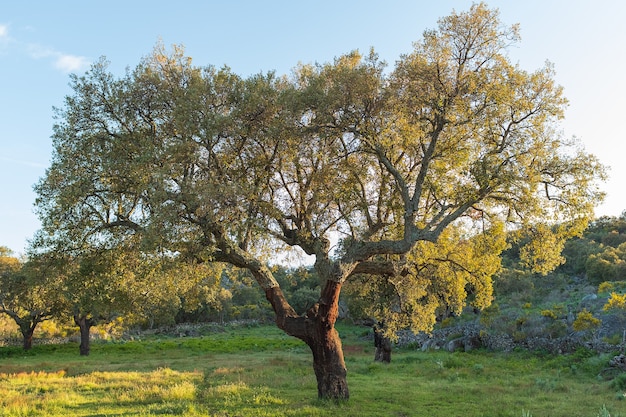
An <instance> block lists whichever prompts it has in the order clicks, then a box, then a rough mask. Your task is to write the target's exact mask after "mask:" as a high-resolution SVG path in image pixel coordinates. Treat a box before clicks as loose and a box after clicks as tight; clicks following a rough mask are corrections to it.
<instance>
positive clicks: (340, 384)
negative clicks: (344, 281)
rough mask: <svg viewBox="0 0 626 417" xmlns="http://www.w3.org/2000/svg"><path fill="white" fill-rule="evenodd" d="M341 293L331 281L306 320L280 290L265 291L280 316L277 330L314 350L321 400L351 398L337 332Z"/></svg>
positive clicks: (273, 288) (338, 285)
mask: <svg viewBox="0 0 626 417" xmlns="http://www.w3.org/2000/svg"><path fill="white" fill-rule="evenodd" d="M340 291H341V284H340V283H338V282H334V281H330V280H329V281H327V283H326V286H325V287H324V289H323V290H322V294H321V297H320V300H319V301H318V303H316V304H315V305H314V306H313V307H312V308H310V309H309V311H307V313H306V314H305V315H304V316H298V315H297V313H296V312H295V311H294V310H293V308H292V307H291V306H290V305H289V304H288V303H287V301H286V300H285V298H284V296H283V293H282V291H281V289H280V287H272V288H268V289H266V291H265V294H266V297H267V299H268V300H269V301H270V303H271V304H272V307H273V308H274V311H275V312H276V324H277V326H278V327H279V328H280V329H282V330H284V331H285V333H287V334H289V335H291V336H295V337H297V338H299V339H301V340H303V341H304V342H305V343H306V344H307V345H308V346H309V348H310V349H311V352H312V353H313V369H314V371H315V376H316V378H317V394H318V397H319V398H321V399H332V400H347V399H348V398H349V397H350V392H349V390H348V382H347V379H346V376H347V369H346V364H345V361H344V357H343V348H342V345H341V339H340V338H339V334H338V333H337V331H336V330H335V322H336V321H337V316H338V313H339V293H340Z"/></svg>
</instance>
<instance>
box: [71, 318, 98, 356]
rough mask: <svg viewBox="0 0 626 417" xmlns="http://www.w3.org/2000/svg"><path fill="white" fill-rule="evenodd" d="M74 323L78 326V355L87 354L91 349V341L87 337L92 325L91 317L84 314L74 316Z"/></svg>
mask: <svg viewBox="0 0 626 417" xmlns="http://www.w3.org/2000/svg"><path fill="white" fill-rule="evenodd" d="M74 323H76V325H77V326H78V327H79V328H80V346H79V351H80V356H89V351H90V349H91V344H90V343H91V341H90V339H89V331H90V330H91V327H92V326H93V325H94V321H93V320H92V319H88V318H87V317H86V316H74Z"/></svg>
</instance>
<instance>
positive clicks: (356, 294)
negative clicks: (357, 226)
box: [346, 227, 506, 362]
mask: <svg viewBox="0 0 626 417" xmlns="http://www.w3.org/2000/svg"><path fill="white" fill-rule="evenodd" d="M467 236H471V237H470V238H468V237H467ZM505 246H506V240H505V233H504V230H503V229H501V228H499V229H497V228H496V229H493V230H488V231H485V232H484V233H480V234H477V233H471V232H469V231H467V230H466V231H463V230H462V229H461V228H459V227H456V228H448V229H447V230H446V231H444V232H443V233H442V235H441V236H440V237H439V239H438V240H437V242H436V243H433V242H427V241H424V242H419V243H418V244H417V245H416V246H415V247H414V248H413V249H412V250H411V251H410V252H409V253H408V254H407V255H406V257H405V258H404V265H403V266H402V272H401V273H399V274H394V275H388V276H385V275H382V276H378V277H377V276H367V275H365V276H355V277H354V278H353V279H352V280H351V281H350V282H349V284H348V285H347V288H346V289H347V294H348V297H349V299H350V301H351V302H350V307H351V312H354V313H357V314H360V315H362V316H365V317H371V318H373V319H374V320H375V321H376V322H377V324H376V325H375V326H374V332H375V335H374V337H375V348H376V351H375V355H374V359H375V360H377V361H381V362H390V361H391V346H392V343H391V342H392V341H395V340H397V337H396V332H397V331H398V330H400V329H405V328H409V329H411V330H412V331H414V332H421V331H430V330H432V328H433V326H434V324H435V320H436V319H439V320H441V319H444V318H446V317H449V316H452V315H457V316H458V315H460V314H461V312H462V310H463V307H464V306H465V305H466V304H469V305H471V306H472V307H474V308H475V309H477V310H482V309H484V308H485V307H488V306H489V305H490V304H491V301H492V298H493V297H492V292H493V285H492V277H493V276H494V274H496V273H497V272H498V271H499V270H500V259H501V258H500V253H501V252H502V250H503V249H504V248H505ZM353 310H354V311H353Z"/></svg>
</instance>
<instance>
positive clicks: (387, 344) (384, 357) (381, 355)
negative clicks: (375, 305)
mask: <svg viewBox="0 0 626 417" xmlns="http://www.w3.org/2000/svg"><path fill="white" fill-rule="evenodd" d="M374 347H375V349H376V351H375V353H374V361H376V362H383V363H391V340H389V338H388V337H386V336H385V334H384V332H383V325H382V324H380V325H378V324H376V325H374Z"/></svg>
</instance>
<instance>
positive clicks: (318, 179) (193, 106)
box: [36, 4, 603, 399]
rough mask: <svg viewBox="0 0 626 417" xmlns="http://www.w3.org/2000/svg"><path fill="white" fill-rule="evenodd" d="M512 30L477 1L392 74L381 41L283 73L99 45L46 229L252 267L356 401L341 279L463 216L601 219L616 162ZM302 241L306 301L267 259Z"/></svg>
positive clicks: (76, 82)
mask: <svg viewBox="0 0 626 417" xmlns="http://www.w3.org/2000/svg"><path fill="white" fill-rule="evenodd" d="M516 41H518V34H517V28H516V27H515V26H513V27H506V26H504V25H503V24H502V23H501V22H500V20H499V17H498V13H497V11H495V10H490V9H488V8H487V7H486V6H485V5H484V4H479V5H474V6H472V8H471V9H470V10H469V11H468V12H463V13H452V14H451V15H450V16H448V17H445V18H443V19H441V20H440V21H439V25H438V28H437V29H436V30H429V31H426V32H425V33H424V36H423V39H422V40H421V41H419V42H416V43H415V47H414V50H413V51H412V52H411V53H409V54H407V55H404V56H402V57H401V58H400V59H399V61H398V62H397V63H396V64H395V66H394V68H392V69H391V70H389V71H388V70H387V69H386V67H385V65H384V64H383V63H382V62H380V60H379V59H378V58H377V56H376V55H375V54H374V53H373V52H371V53H370V54H369V55H368V56H366V57H363V56H361V55H360V54H359V53H357V52H353V53H349V54H346V55H344V56H341V57H338V58H336V59H335V60H334V61H333V62H331V63H327V64H320V65H302V66H299V67H297V68H296V69H295V70H294V71H293V74H292V75H290V76H285V77H278V76H276V75H275V74H274V73H269V74H257V75H254V76H250V77H247V78H242V77H240V76H237V75H235V74H233V73H232V72H231V71H230V70H229V69H228V68H222V69H219V70H218V69H215V68H213V67H196V66H194V65H192V63H191V59H190V58H188V57H186V56H185V55H184V52H183V50H182V48H180V47H174V49H173V51H172V52H170V53H167V52H166V51H165V50H164V48H163V47H157V48H156V49H155V51H154V53H153V54H152V55H150V56H148V57H147V58H146V59H144V60H143V61H142V62H140V63H139V64H138V65H137V67H136V68H135V69H134V70H132V71H129V72H127V74H126V75H125V76H123V77H116V76H114V75H113V74H111V73H110V72H109V71H108V70H107V63H106V61H104V60H102V61H100V62H98V63H97V64H95V65H94V66H93V67H92V68H91V70H90V71H89V72H87V73H86V74H85V75H84V76H80V77H79V76H73V77H72V78H71V85H72V88H73V90H74V93H73V95H71V96H69V97H67V99H66V101H65V105H64V106H63V108H61V109H59V110H58V123H57V124H56V125H55V130H54V154H53V160H52V165H51V167H50V168H49V169H48V171H47V173H46V175H45V177H44V178H43V179H42V180H41V181H40V182H39V184H38V185H37V186H36V191H37V193H38V200H37V206H38V210H39V214H40V216H41V219H42V222H43V232H42V234H41V242H46V243H45V245H46V246H47V247H48V248H49V249H50V248H59V249H63V250H76V251H80V250H82V249H81V248H84V247H89V246H94V245H95V246H97V245H108V246H111V247H113V246H115V245H118V244H125V243H124V242H128V241H129V240H130V239H135V238H136V237H137V236H140V237H141V244H140V245H139V246H138V247H137V248H138V250H141V251H143V252H145V253H149V252H150V251H153V250H160V251H163V250H167V251H169V252H171V253H172V254H180V256H181V257H187V258H190V259H191V258H193V259H195V260H196V261H202V262H225V263H229V264H232V265H234V266H236V267H240V268H244V269H246V270H248V271H249V272H250V273H251V274H252V275H253V276H254V278H255V279H256V281H257V282H258V284H259V285H260V286H261V288H262V289H263V290H264V291H265V294H266V297H267V299H268V301H269V302H270V303H271V305H272V307H273V309H274V312H275V314H276V324H277V325H278V327H280V328H281V329H283V330H284V331H285V332H286V333H288V334H290V335H293V336H295V337H297V338H300V339H302V340H303V341H304V342H306V343H307V344H308V346H309V347H310V348H311V351H312V353H313V366H314V370H315V374H316V377H317V382H318V395H319V396H320V397H324V398H337V399H341V398H348V396H349V391H348V385H347V380H346V373H347V371H346V366H345V363H344V357H343V351H342V346H341V341H340V339H339V336H338V334H337V332H336V331H335V328H334V325H335V321H336V320H337V315H338V299H339V294H340V291H341V288H342V286H343V284H344V283H345V282H346V280H349V279H350V278H351V277H352V276H355V275H357V274H365V276H371V277H376V276H381V275H384V276H403V274H405V275H406V271H407V267H406V265H407V257H403V254H407V253H409V252H410V251H412V250H414V248H417V249H419V248H420V247H421V246H420V245H418V243H419V242H431V243H435V242H437V241H438V239H439V237H440V236H441V235H442V233H444V231H446V230H447V228H448V227H450V226H451V225H455V226H459V227H462V228H464V229H465V230H466V231H467V232H466V233H467V234H468V235H467V236H466V238H469V237H471V235H472V234H480V233H482V232H483V231H489V230H497V229H498V228H500V229H502V224H504V223H506V224H509V225H510V226H509V227H516V228H523V227H524V225H531V224H537V223H538V222H539V223H541V224H542V225H543V226H542V227H540V228H537V227H535V229H536V230H542V231H543V232H546V231H554V230H555V229H553V228H550V227H547V226H549V225H552V224H556V223H559V224H562V225H565V226H563V227H561V228H560V229H558V230H557V231H559V230H560V231H561V232H562V233H573V232H576V231H579V230H580V227H582V225H584V223H585V221H586V219H587V218H589V217H590V216H591V215H592V210H593V204H594V203H596V202H597V201H598V200H599V198H600V193H599V192H598V191H597V189H596V180H597V179H598V178H599V177H601V176H602V175H603V173H602V167H601V166H600V164H599V163H598V162H597V161H596V159H595V158H594V157H592V156H591V155H588V154H586V153H584V152H583V151H581V150H579V149H577V148H576V146H574V144H573V143H572V142H571V141H568V140H566V139H564V138H563V137H562V135H561V134H560V133H559V130H558V121H559V120H560V119H561V118H562V117H563V111H564V108H565V106H566V104H567V101H566V99H565V98H564V97H563V92H562V89H561V88H560V87H559V86H557V85H556V84H555V82H554V73H553V69H552V67H551V66H550V65H546V66H545V67H544V68H540V69H538V70H536V71H534V72H527V71H524V70H523V69H521V68H520V67H518V66H516V65H514V64H512V63H511V62H510V59H509V58H508V57H507V55H506V50H507V48H508V46H509V45H511V44H513V43H515V42H516ZM494 228H495V229H494ZM531 230H533V229H531ZM333 242H340V244H338V245H335V244H334V243H333ZM289 247H291V248H293V247H297V248H299V249H301V250H302V251H303V252H304V253H306V254H308V255H310V256H311V257H312V258H313V259H314V267H315V269H316V272H317V273H318V274H319V277H320V278H321V279H322V281H323V285H322V287H321V293H320V295H319V301H318V302H317V303H316V304H315V305H314V306H313V307H312V308H310V309H309V310H308V311H307V312H306V313H305V314H302V315H300V314H298V313H297V312H296V311H295V310H294V309H293V308H292V306H291V305H290V304H289V301H288V300H287V299H286V298H285V296H284V294H283V292H282V291H281V288H280V286H279V284H278V282H277V280H276V279H275V277H274V276H273V275H272V272H271V270H270V269H269V268H268V266H267V259H268V258H270V257H271V255H272V254H274V253H276V251H278V250H281V249H283V248H289ZM335 249H337V250H335ZM409 258H410V257H409ZM408 261H409V262H410V259H409V260H408ZM408 271H410V267H409V268H408ZM361 276H363V275H361ZM440 284H441V283H437V285H440ZM423 285H425V286H428V285H431V284H428V283H427V281H423ZM415 289H416V288H415V287H413V288H412V290H415ZM420 294H424V291H416V292H415V293H414V295H415V296H419V295H420ZM424 312H427V311H424ZM417 313H419V311H417V312H416V314H417Z"/></svg>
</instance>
